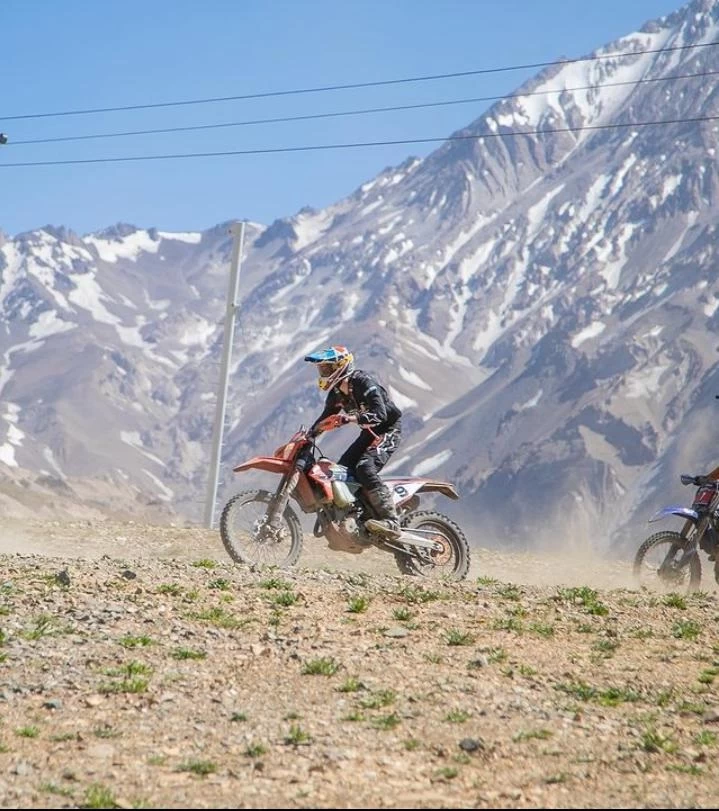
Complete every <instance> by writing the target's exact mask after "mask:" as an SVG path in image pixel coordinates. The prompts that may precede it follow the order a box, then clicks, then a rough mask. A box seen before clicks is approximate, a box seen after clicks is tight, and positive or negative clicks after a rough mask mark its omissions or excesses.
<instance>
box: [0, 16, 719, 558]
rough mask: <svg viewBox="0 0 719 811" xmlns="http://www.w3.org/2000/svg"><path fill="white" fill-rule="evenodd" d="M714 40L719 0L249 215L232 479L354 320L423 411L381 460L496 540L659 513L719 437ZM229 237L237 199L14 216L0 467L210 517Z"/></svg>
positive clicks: (356, 338) (232, 404)
mask: <svg viewBox="0 0 719 811" xmlns="http://www.w3.org/2000/svg"><path fill="white" fill-rule="evenodd" d="M717 41H719V0H693V1H692V2H690V3H687V4H686V5H685V6H683V7H682V8H681V9H679V10H678V11H677V12H676V13H674V14H672V15H670V16H668V17H665V18H662V19H660V20H656V21H653V22H649V23H647V24H646V25H645V26H644V27H643V28H642V29H641V31H638V32H635V33H632V34H630V35H628V36H626V37H623V38H622V39H620V40H617V41H616V42H612V43H610V44H608V45H606V46H604V47H602V48H600V49H599V50H598V51H596V52H595V53H594V54H592V55H591V56H593V57H601V58H597V59H587V60H583V61H575V62H567V63H565V64H558V65H555V66H552V67H551V68H548V69H546V70H544V71H542V72H541V73H539V74H538V75H537V76H536V77H535V78H534V79H533V80H532V81H530V82H528V83H527V84H525V85H524V86H523V87H521V88H519V89H518V90H517V92H516V94H512V96H511V97H508V98H507V99H505V100H503V101H501V102H499V103H498V104H495V105H494V106H493V107H492V108H491V109H489V110H488V112H487V113H486V114H485V115H482V116H481V117H480V118H478V119H477V120H476V121H473V122H472V123H471V124H469V125H468V126H467V127H466V128H465V129H463V130H461V131H460V132H457V133H455V134H454V137H453V138H451V139H448V140H447V142H445V143H444V144H443V145H442V146H441V147H440V148H439V149H437V150H436V151H435V152H433V153H432V154H430V155H429V156H428V157H426V158H425V159H422V160H420V159H418V158H408V159H407V160H406V161H405V162H404V163H402V164H401V165H400V166H398V167H392V168H388V169H386V170H385V171H384V172H382V173H381V174H380V175H379V176H377V177H376V178H374V179H372V180H370V181H368V182H367V183H365V184H364V185H362V186H361V187H360V188H359V189H357V190H356V191H355V192H354V193H353V194H352V195H350V196H349V197H347V198H346V199H344V200H340V201H339V202H337V203H336V204H334V205H332V206H329V207H328V208H326V209H324V210H322V211H313V210H311V209H303V210H302V211H300V212H298V213H297V214H296V215H295V216H292V217H288V218H286V219H282V220H278V221H276V222H275V223H272V224H271V225H270V226H268V227H264V226H260V225H256V224H249V225H248V234H247V237H246V251H245V255H244V257H243V264H242V271H241V279H240V291H241V293H240V308H239V313H238V326H237V331H236V336H235V346H234V353H233V361H234V363H233V368H232V373H231V379H230V387H229V401H228V408H227V414H228V419H227V425H226V428H225V444H224V448H223V464H222V472H223V481H222V484H221V487H220V491H219V494H218V496H219V498H218V503H221V502H222V501H223V500H224V499H226V498H227V497H228V496H229V495H230V493H231V492H233V491H235V490H237V489H238V488H239V487H240V486H242V485H243V481H241V480H237V481H234V480H233V479H232V474H231V473H229V470H230V469H231V466H232V464H233V463H236V462H237V461H239V460H241V459H243V458H245V457H246V456H248V455H252V454H255V453H266V452H269V451H272V450H273V449H274V448H275V447H276V446H277V445H278V444H279V443H280V442H282V441H283V440H284V439H285V438H286V437H287V436H288V435H289V434H290V433H291V432H292V431H293V430H294V429H295V428H296V427H297V425H298V424H299V423H300V422H305V423H307V422H310V421H311V420H312V419H313V418H314V416H316V414H317V413H318V411H319V409H320V407H321V396H320V395H321V393H320V392H319V390H318V389H317V387H316V384H315V377H314V374H313V371H312V369H310V368H309V367H308V366H307V365H306V364H303V363H302V357H303V356H304V355H305V354H306V353H307V352H308V351H310V350H313V349H316V348H319V347H321V346H323V345H327V344H330V343H343V344H347V345H349V346H350V347H351V348H352V349H353V351H354V352H355V355H356V356H357V360H358V363H359V365H360V366H362V367H365V368H369V369H372V370H374V371H376V372H378V373H379V375H380V376H381V377H382V378H383V379H384V380H385V381H386V382H387V383H388V384H389V387H390V389H391V392H392V394H393V396H394V397H395V399H396V402H397V403H398V404H399V405H400V406H401V407H402V408H403V410H404V425H405V430H404V436H405V439H404V444H403V446H402V447H401V449H400V451H399V452H398V454H397V456H396V458H395V459H394V460H393V462H392V464H391V465H390V466H389V467H388V468H387V471H388V472H389V471H390V470H392V471H395V472H406V473H408V474H415V475H432V476H437V477H440V478H446V479H450V480H452V481H454V482H455V483H456V484H457V485H458V487H459V490H460V492H461V494H462V499H461V501H460V502H458V503H456V504H449V503H445V504H442V505H441V507H442V508H443V509H445V510H446V511H447V512H451V513H452V515H454V516H455V517H457V518H458V519H461V520H462V521H463V522H465V523H466V525H467V526H468V527H469V528H470V529H471V534H472V537H473V539H474V540H475V541H476V542H477V543H481V544H486V545H490V544H494V543H505V544H509V545H514V546H530V547H531V546H537V545H539V544H552V543H554V542H558V541H562V542H566V541H567V539H570V540H574V539H576V542H577V543H578V544H579V543H585V542H586V540H587V539H588V540H589V542H590V543H592V544H593V545H594V546H596V547H597V548H608V547H609V546H610V545H611V544H615V545H619V546H621V545H623V544H630V545H635V544H636V541H637V538H638V537H640V536H641V535H642V534H647V531H648V528H647V525H646V520H647V518H648V517H649V516H650V514H651V513H652V512H653V510H654V508H655V507H656V506H658V505H660V504H661V503H664V502H666V501H676V500H681V499H682V498H683V497H686V496H687V495H688V494H687V493H686V492H685V491H683V489H682V488H681V485H679V483H678V474H679V472H680V471H683V470H687V471H693V472H699V471H701V470H705V469H706V468H708V467H710V466H711V467H713V466H714V465H715V464H716V463H717V458H716V455H715V454H714V451H713V438H714V436H713V431H712V426H713V424H714V423H715V422H716V420H717V417H719V411H717V408H718V407H719V406H717V404H715V402H714V397H713V394H714V393H715V392H719V371H718V367H717V361H718V360H719V340H717V336H716V334H715V333H716V329H717V325H719V315H718V314H717V311H718V310H719V283H718V281H717V278H716V273H715V270H714V269H715V267H716V266H717V260H718V259H719V257H718V256H717V253H718V250H717V247H716V246H717V239H716V236H717V234H716V232H717V225H716V221H717V215H718V214H719V202H718V199H719V198H718V194H717V192H718V191H719V187H718V184H717V155H716V133H717V116H718V115H719V108H718V106H717V104H718V102H719V80H718V79H717V76H719V46H713V45H712V43H715V42H717ZM619 54H632V55H629V56H620V55H619ZM692 74H695V75H692ZM696 74H701V75H699V76H697V75H696ZM681 77H684V78H681ZM519 94H524V95H519ZM667 120H670V121H672V122H676V123H670V124H647V122H657V121H667ZM230 250H231V237H230V234H229V224H228V223H224V224H221V225H218V226H217V227H216V228H214V229H211V230H209V231H205V232H202V233H199V232H198V233H188V234H180V233H167V232H161V231H156V230H154V229H142V228H137V227H134V226H129V225H118V226H115V227H114V228H110V229H107V230H106V231H103V232H101V233H96V234H91V235H88V236H84V237H80V236H77V235H75V234H73V233H72V232H70V231H67V230H65V229H62V228H54V227H50V226H48V227H45V228H41V229H38V230H36V231H33V232H30V233H25V234H21V235H18V236H16V237H14V238H10V237H2V236H0V308H1V309H2V313H3V321H2V326H1V327H0V471H2V470H3V465H4V466H6V467H7V468H15V467H18V468H20V469H23V470H28V471H33V472H35V474H37V475H42V476H47V475H50V476H52V477H57V478H58V479H60V480H65V479H67V477H70V476H72V477H89V478H93V477H98V476H102V477H104V478H105V479H106V480H108V481H109V482H112V481H115V482H117V484H118V485H119V484H120V483H121V484H122V485H123V487H125V488H130V490H133V489H134V490H136V492H137V493H138V494H142V498H143V499H148V498H149V499H150V500H156V501H157V502H159V503H161V504H164V505H166V506H167V507H168V508H172V509H173V510H175V511H177V513H178V514H179V515H182V516H185V517H187V518H190V519H192V520H200V519H201V516H202V509H203V503H204V497H205V488H206V485H207V478H208V474H209V469H208V462H209V458H210V437H211V432H212V424H213V420H214V414H215V399H216V392H217V390H218V381H219V365H218V364H219V358H220V353H221V348H222V340H223V334H222V327H223V318H224V312H225V306H226V296H227V285H228V272H229V257H230ZM344 430H345V431H348V430H349V429H344ZM351 438H352V435H351V434H350V433H344V434H342V435H341V436H338V435H335V436H333V437H332V439H331V440H330V441H329V442H328V444H327V448H328V449H330V450H333V449H339V448H341V447H342V445H343V444H344V442H345V441H347V442H348V441H350V439H351ZM437 506H438V507H439V506H440V504H439V503H438V504H437ZM637 533H638V534H637Z"/></svg>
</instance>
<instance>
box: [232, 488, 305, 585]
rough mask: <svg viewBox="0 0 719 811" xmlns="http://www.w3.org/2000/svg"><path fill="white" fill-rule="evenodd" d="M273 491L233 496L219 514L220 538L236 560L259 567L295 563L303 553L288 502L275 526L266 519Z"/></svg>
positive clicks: (299, 535)
mask: <svg viewBox="0 0 719 811" xmlns="http://www.w3.org/2000/svg"><path fill="white" fill-rule="evenodd" d="M272 497H273V494H272V493H269V492H267V491H266V490H247V491H245V492H242V493H238V494H237V495H236V496H233V497H232V498H231V499H230V500H229V501H228V502H227V504H226V505H225V508H224V509H223V510H222V515H221V516H220V537H221V538H222V543H223V545H224V547H225V550H226V551H227V553H228V555H229V556H230V557H231V558H232V560H234V561H235V562H237V563H249V564H254V565H258V566H277V567H279V568H282V569H286V568H289V567H290V566H294V565H295V563H297V560H298V559H299V556H300V553H301V552H302V527H301V525H300V522H299V519H298V518H297V515H296V514H295V512H294V511H293V510H292V508H291V507H290V506H289V505H288V506H287V507H285V511H284V513H283V514H282V516H281V518H280V520H279V522H278V523H277V526H276V527H274V528H273V527H271V526H270V525H269V524H268V522H267V508H268V507H269V505H270V502H271V500H272Z"/></svg>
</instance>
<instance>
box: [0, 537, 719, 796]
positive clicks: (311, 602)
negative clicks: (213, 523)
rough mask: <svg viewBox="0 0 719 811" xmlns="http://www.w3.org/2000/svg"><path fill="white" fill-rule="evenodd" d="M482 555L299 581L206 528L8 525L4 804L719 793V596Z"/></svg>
mask: <svg viewBox="0 0 719 811" xmlns="http://www.w3.org/2000/svg"><path fill="white" fill-rule="evenodd" d="M473 551H474V553H475V562H474V565H473V568H472V571H471V573H470V578H469V579H468V580H467V581H466V582H464V583H462V584H444V583H424V582H422V581H419V580H417V579H415V578H407V577H401V576H399V575H398V574H396V571H395V569H394V563H393V562H392V561H391V560H390V559H389V558H385V557H384V556H382V555H380V554H379V553H375V554H368V553H364V554H363V555H362V556H360V557H359V558H354V557H350V556H344V555H338V554H332V553H329V552H327V551H326V550H323V549H322V548H321V547H314V546H311V547H308V549H307V553H306V554H305V555H304V556H303V558H302V559H301V560H300V564H299V567H298V568H297V569H296V570H293V571H291V572H278V571H276V570H275V571H268V570H253V569H252V568H250V567H246V566H238V565H234V564H232V563H230V562H229V560H228V559H227V557H226V555H225V553H224V550H223V549H222V547H221V544H220V542H219V538H218V537H217V534H216V533H215V532H208V531H206V530H202V529H189V528H182V527H168V526H163V527H160V526H147V525H140V524H130V523H123V524H120V523H110V522H92V523H88V522H81V521H76V522H20V523H16V524H14V525H6V526H5V527H4V528H3V530H2V531H0V807H3V808H18V807H20V808H59V807H67V808H77V807H95V808H99V807H104V808H108V807H128V808H129V807H147V808H150V807H152V808H162V807H170V808H183V807H184V808H187V807H193V808H199V807H203V808H228V807H238V808H270V807H280V808H318V807H322V808H375V807H388V808H408V807H417V808H419V807H422V808H437V807H446V808H457V807H466V808H471V807H482V808H484V807H487V808H490V807H495V808H496V807H503V808H520V807H522V808H578V807H582V808H602V807H605V808H606V807H609V808H629V807H633V808H692V807H695V808H696V807H702V808H714V807H716V805H717V800H718V799H719V791H718V790H717V786H718V785H719V769H718V768H717V766H716V760H717V754H718V753H719V744H718V743H717V741H718V740H719V691H718V690H717V688H716V687H715V684H714V682H715V677H716V676H717V675H719V640H717V634H716V631H715V629H716V625H717V620H718V619H719V602H718V601H717V594H716V592H715V591H714V590H712V591H711V592H708V593H699V594H696V595H692V596H690V597H687V598H680V597H678V596H676V595H669V596H666V595H657V594H652V593H646V592H640V591H637V590H636V589H634V588H633V584H632V582H631V579H630V577H629V570H628V566H627V564H626V563H615V564H613V565H609V564H606V563H603V562H601V561H596V560H591V561H589V560H587V559H586V558H584V559H582V558H581V557H573V556H565V558H564V559H559V558H555V559H550V558H541V559H538V558H534V557H532V556H530V555H501V554H499V553H497V552H490V551H489V550H481V549H480V550H473ZM560 560H561V561H562V562H561V564H560V562H559V561H560Z"/></svg>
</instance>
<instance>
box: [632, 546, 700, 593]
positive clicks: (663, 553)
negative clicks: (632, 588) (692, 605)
mask: <svg viewBox="0 0 719 811" xmlns="http://www.w3.org/2000/svg"><path fill="white" fill-rule="evenodd" d="M689 544H690V541H689V540H688V539H687V538H685V537H684V536H683V535H681V534H680V533H679V532H657V533H655V534H654V535H650V536H649V537H648V538H647V539H646V541H644V543H643V544H642V545H641V546H640V547H639V549H638V550H637V554H636V556H635V558H634V568H633V572H634V579H635V581H636V583H637V585H638V586H639V587H640V588H647V589H650V590H652V591H659V592H662V593H664V594H668V593H672V592H673V593H679V594H686V593H688V592H690V591H696V590H697V589H698V588H699V585H700V583H701V579H702V566H701V560H700V559H699V554H698V553H696V554H693V555H691V557H689V558H688V559H686V560H685V562H684V564H683V565H682V566H679V565H678V564H679V561H680V560H681V558H682V556H683V554H684V551H685V550H686V549H687V547H688V546H689Z"/></svg>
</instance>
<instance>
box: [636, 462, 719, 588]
mask: <svg viewBox="0 0 719 811" xmlns="http://www.w3.org/2000/svg"><path fill="white" fill-rule="evenodd" d="M680 480H681V483H682V484H684V485H689V484H692V485H694V486H695V487H696V488H697V490H696V491H695V493H694V497H693V499H692V503H691V507H684V506H679V505H671V506H667V507H662V509H661V510H659V511H658V512H657V513H656V514H655V515H654V516H652V518H650V519H649V521H650V523H651V522H652V521H658V520H659V519H660V518H664V517H666V516H669V515H675V516H678V517H679V518H684V519H685V521H684V525H683V526H682V529H681V530H680V531H664V532H656V533H655V534H654V535H650V536H649V537H648V538H647V539H646V540H645V541H644V542H643V543H642V545H641V546H640V547H639V549H638V550H637V554H636V555H635V557H634V568H633V571H634V577H635V579H636V580H637V582H638V584H639V585H640V586H644V585H648V586H649V587H650V588H653V589H655V590H656V589H659V590H663V591H667V592H690V591H696V590H697V589H698V588H699V586H700V584H701V579H702V562H701V558H700V555H699V551H700V550H702V551H704V552H706V554H707V557H708V558H709V560H710V561H712V562H713V564H714V579H715V580H716V581H717V583H719V561H718V560H717V551H718V547H719V467H717V468H715V469H714V470H712V472H711V473H709V474H708V475H707V476H690V475H688V474H684V473H683V474H682V475H681V476H680Z"/></svg>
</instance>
